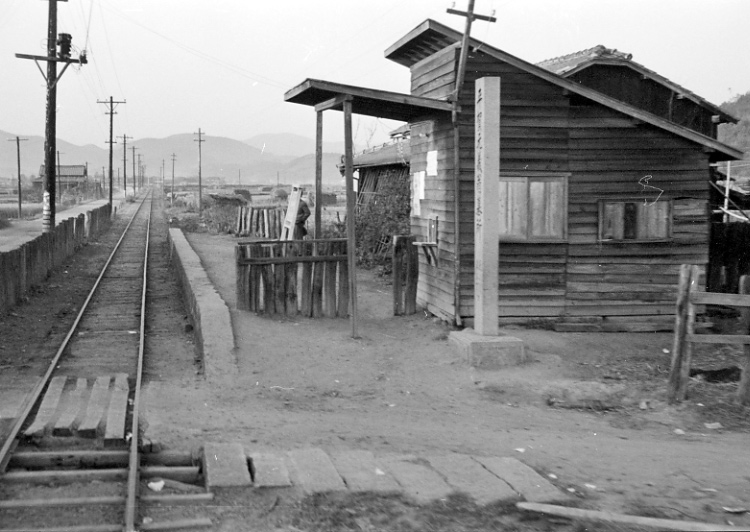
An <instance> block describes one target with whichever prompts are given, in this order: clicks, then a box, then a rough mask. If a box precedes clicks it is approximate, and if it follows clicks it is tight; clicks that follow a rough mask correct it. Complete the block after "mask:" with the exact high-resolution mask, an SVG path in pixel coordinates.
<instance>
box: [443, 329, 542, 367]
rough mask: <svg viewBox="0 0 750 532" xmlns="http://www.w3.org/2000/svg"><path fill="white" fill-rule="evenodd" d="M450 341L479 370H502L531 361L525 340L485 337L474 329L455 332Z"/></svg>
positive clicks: (506, 337)
mask: <svg viewBox="0 0 750 532" xmlns="http://www.w3.org/2000/svg"><path fill="white" fill-rule="evenodd" d="M448 341H449V342H450V344H451V345H452V346H453V347H454V349H455V350H456V351H457V352H458V354H459V355H461V356H462V357H463V358H464V359H466V360H467V361H468V362H469V364H471V365H472V366H473V367H475V368H479V369H501V368H503V367H507V366H517V365H519V364H524V363H526V362H529V361H530V360H531V357H530V356H529V355H528V353H527V352H526V347H525V346H524V343H523V340H520V339H518V338H514V337H512V336H483V335H481V334H477V332H476V331H474V329H463V330H461V331H453V332H451V333H450V334H449V335H448Z"/></svg>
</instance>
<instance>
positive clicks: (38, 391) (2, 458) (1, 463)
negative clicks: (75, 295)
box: [0, 194, 149, 473]
mask: <svg viewBox="0 0 750 532" xmlns="http://www.w3.org/2000/svg"><path fill="white" fill-rule="evenodd" d="M148 196H149V195H148V194H147V195H146V196H144V198H143V200H142V201H141V203H140V205H138V208H137V209H136V211H135V213H134V214H133V216H132V217H131V218H130V221H129V222H128V225H127V227H125V230H124V231H123V232H122V235H121V236H120V239H119V240H118V241H117V244H116V245H115V248H114V249H113V250H112V253H110V255H109V258H108V259H107V262H106V263H105V264H104V267H103V268H102V270H101V272H100V273H99V277H97V279H96V282H95V283H94V287H93V288H92V289H91V291H90V292H89V295H88V296H87V297H86V300H85V301H84V302H83V305H82V306H81V310H80V311H79V312H78V316H76V319H75V321H74V322H73V325H72V326H71V327H70V330H69V331H68V334H67V335H66V336H65V339H64V340H63V342H62V344H61V345H60V348H59V349H58V350H57V353H56V354H55V356H54V357H53V359H52V362H50V364H49V367H48V368H47V371H46V372H45V374H44V376H43V377H42V378H41V379H40V380H39V382H38V383H37V385H36V386H35V387H34V390H33V391H32V392H31V394H30V395H29V397H28V399H27V400H26V401H25V403H24V406H23V409H22V410H21V414H20V415H19V416H18V418H16V422H15V423H14V424H13V427H12V428H11V430H10V432H9V433H8V438H7V439H6V440H5V443H4V444H3V446H2V448H0V473H4V472H5V468H6V467H7V466H8V460H9V459H10V453H11V450H12V449H13V447H14V445H15V442H16V437H17V436H18V433H19V432H20V431H21V427H22V426H23V423H24V422H25V421H26V418H27V417H28V416H29V414H30V413H31V410H32V409H33V408H34V405H35V404H36V402H37V401H38V400H39V397H40V396H41V395H42V391H44V389H45V387H46V386H47V384H48V382H49V379H50V376H51V375H52V372H53V371H54V370H55V367H56V366H57V363H58V362H59V360H60V357H61V356H62V354H63V352H64V351H65V349H66V348H67V347H68V343H69V342H70V339H71V338H72V337H73V334H75V332H76V329H77V328H78V325H79V323H80V322H81V319H82V318H83V314H84V312H86V309H87V308H88V305H89V303H90V302H91V299H92V298H93V297H94V293H95V292H96V289H97V288H98V287H99V283H100V282H101V280H102V278H103V277H104V274H105V273H106V272H107V269H108V268H109V265H110V263H111V262H112V259H113V258H114V256H115V253H117V251H118V249H119V248H120V244H121V243H122V241H123V240H124V238H125V235H126V234H127V233H128V230H129V229H130V226H131V225H132V224H133V221H134V220H135V218H136V216H138V213H139V212H140V210H141V208H142V207H143V204H144V203H145V201H146V198H148Z"/></svg>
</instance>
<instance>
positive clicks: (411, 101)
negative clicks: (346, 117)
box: [284, 79, 453, 122]
mask: <svg viewBox="0 0 750 532" xmlns="http://www.w3.org/2000/svg"><path fill="white" fill-rule="evenodd" d="M347 97H349V98H351V102H352V113H354V114H358V115H366V116H376V117H378V118H389V119H391V120H399V121H401V122H409V121H411V120H414V119H416V118H418V117H420V116H425V115H434V114H440V113H450V112H451V111H452V110H453V105H452V104H451V103H450V102H446V101H442V100H435V99H433V98H423V97H421V96H411V95H409V94H402V93H399V92H389V91H381V90H376V89H368V88H364V87H355V86H352V85H343V84H341V83H333V82H330V81H322V80H318V79H306V80H305V81H303V82H302V83H300V84H299V85H297V86H296V87H294V88H292V89H290V90H288V91H287V92H286V93H285V94H284V101H287V102H292V103H299V104H302V105H309V106H313V107H316V110H318V111H324V110H328V109H335V110H338V111H341V110H343V101H344V98H347Z"/></svg>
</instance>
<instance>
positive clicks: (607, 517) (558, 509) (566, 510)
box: [516, 502, 747, 532]
mask: <svg viewBox="0 0 750 532" xmlns="http://www.w3.org/2000/svg"><path fill="white" fill-rule="evenodd" d="M516 506H517V507H518V508H520V509H521V510H527V511H529V512H540V513H544V514H549V515H559V516H561V517H567V518H569V519H583V520H587V521H606V522H610V523H626V524H631V525H636V526H645V527H653V528H655V529H657V530H683V531H705V532H721V531H728V532H735V531H736V532H740V531H745V532H747V527H745V526H731V525H720V524H713V523H699V522H695V521H675V520H672V519H660V518H656V517H641V516H639V515H627V514H616V513H613V512H602V511H599V510H583V509H581V508H570V507H567V506H556V505H554V504H542V503H536V502H519V503H517V504H516Z"/></svg>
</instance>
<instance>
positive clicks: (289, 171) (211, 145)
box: [0, 130, 341, 185]
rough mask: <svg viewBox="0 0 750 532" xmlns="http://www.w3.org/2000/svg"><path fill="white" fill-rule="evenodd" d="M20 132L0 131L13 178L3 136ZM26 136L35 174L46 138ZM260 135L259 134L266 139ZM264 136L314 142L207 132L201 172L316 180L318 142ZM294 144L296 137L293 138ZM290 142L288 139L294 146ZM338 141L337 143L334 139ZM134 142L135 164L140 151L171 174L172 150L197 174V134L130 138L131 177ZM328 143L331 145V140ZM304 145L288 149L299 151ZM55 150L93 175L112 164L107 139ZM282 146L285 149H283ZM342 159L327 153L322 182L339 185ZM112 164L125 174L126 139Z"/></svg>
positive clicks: (25, 167) (182, 172) (243, 178)
mask: <svg viewBox="0 0 750 532" xmlns="http://www.w3.org/2000/svg"><path fill="white" fill-rule="evenodd" d="M15 137H16V135H15V134H13V133H8V132H5V131H1V130H0V177H15V176H16V175H17V165H16V144H15V143H14V142H7V141H6V140H5V139H8V140H11V139H15ZM21 137H22V138H28V139H29V140H28V141H23V142H21V173H22V174H24V175H26V176H34V177H36V176H37V175H38V174H39V167H40V166H41V165H42V164H43V162H44V139H43V137H40V136H29V135H27V136H22V135H21ZM262 137H264V136H263V135H260V136H258V137H256V138H262ZM265 138H267V139H269V142H270V139H272V138H273V139H275V140H273V142H274V143H276V142H281V143H282V144H275V145H276V146H282V145H283V142H284V141H283V139H294V138H296V139H298V140H299V139H302V140H301V141H300V142H299V146H304V145H305V144H307V145H309V146H310V151H306V152H304V153H302V154H296V153H291V154H285V153H282V154H279V153H274V152H273V151H271V150H270V149H269V148H268V147H266V149H265V150H263V148H262V145H261V147H260V148H258V147H254V146H252V145H250V144H248V143H245V142H240V141H238V140H234V139H230V138H226V137H214V136H206V137H204V139H205V142H204V143H202V144H201V151H202V165H201V174H202V176H203V177H206V178H210V177H221V178H223V179H224V180H225V181H226V182H227V183H238V182H239V183H243V184H250V183H276V181H277V180H278V181H279V182H281V183H287V184H291V183H302V182H308V183H309V182H313V181H314V179H315V155H314V153H315V146H314V144H315V143H314V141H312V140H310V139H305V137H298V136H297V135H285V134H280V135H269V136H266V137H265ZM290 143H292V140H290ZM291 145H292V144H290V146H291ZM333 145H334V146H335V144H333ZM133 146H135V148H136V149H135V157H136V169H137V164H138V156H139V155H140V159H141V162H142V164H143V165H145V167H146V175H149V176H152V177H157V176H159V175H161V168H162V163H163V164H164V174H165V176H166V177H167V179H169V177H170V176H171V175H172V154H174V155H175V161H174V172H175V176H176V177H197V176H198V143H197V142H195V135H193V134H189V133H186V134H178V135H171V136H169V137H166V138H161V139H155V138H143V139H134V140H129V141H128V144H127V153H126V157H127V168H126V173H127V177H128V180H130V179H131V178H132V174H133V150H132V147H133ZM327 146H328V145H327ZM299 149H301V148H299V147H298V148H294V149H290V150H286V151H289V152H295V151H298V150H299ZM57 150H58V151H59V152H60V164H63V165H68V164H86V163H88V166H89V175H91V176H101V175H102V171H103V169H104V170H105V172H106V171H107V169H108V168H109V150H108V148H107V146H106V144H105V145H104V146H102V147H98V146H94V145H92V144H89V145H86V146H76V145H74V144H70V143H69V142H66V141H64V140H62V139H57ZM281 151H284V150H281ZM339 159H340V152H334V153H326V154H324V161H323V168H324V173H323V182H324V183H325V184H331V185H338V184H339V181H340V179H341V176H340V174H339V172H338V169H337V168H336V163H337V162H338V161H339ZM113 165H114V172H115V179H117V178H118V171H119V174H120V175H122V173H123V170H122V168H123V145H122V139H120V141H119V143H118V144H115V146H114V153H113Z"/></svg>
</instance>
